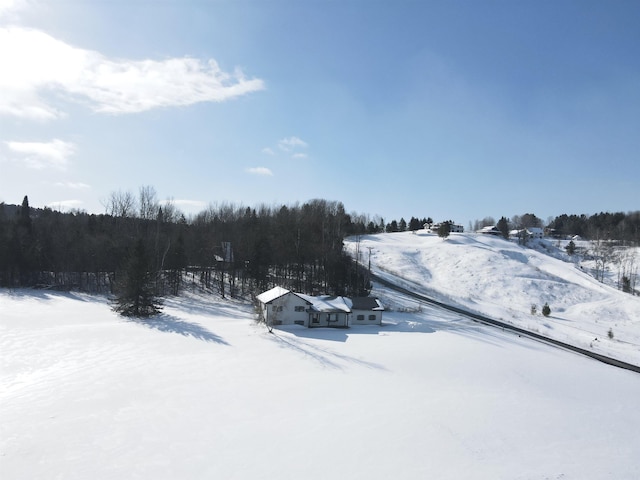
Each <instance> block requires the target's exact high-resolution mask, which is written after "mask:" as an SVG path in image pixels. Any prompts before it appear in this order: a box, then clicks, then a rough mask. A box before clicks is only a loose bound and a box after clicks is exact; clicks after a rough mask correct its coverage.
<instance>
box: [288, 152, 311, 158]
mask: <svg viewBox="0 0 640 480" xmlns="http://www.w3.org/2000/svg"><path fill="white" fill-rule="evenodd" d="M308 157H309V155H307V154H306V153H294V154H293V155H291V158H294V159H300V160H302V159H305V158H308Z"/></svg>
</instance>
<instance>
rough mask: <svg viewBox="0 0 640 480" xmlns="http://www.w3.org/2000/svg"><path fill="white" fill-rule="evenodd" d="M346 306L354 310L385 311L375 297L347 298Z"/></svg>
mask: <svg viewBox="0 0 640 480" xmlns="http://www.w3.org/2000/svg"><path fill="white" fill-rule="evenodd" d="M345 302H346V304H347V305H348V306H349V307H351V309H352V310H371V311H383V310H384V307H383V306H382V304H381V303H380V300H378V299H377V298H375V297H354V298H345Z"/></svg>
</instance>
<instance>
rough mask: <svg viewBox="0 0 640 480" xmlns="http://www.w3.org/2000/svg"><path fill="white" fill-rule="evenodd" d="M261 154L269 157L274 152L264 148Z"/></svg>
mask: <svg viewBox="0 0 640 480" xmlns="http://www.w3.org/2000/svg"><path fill="white" fill-rule="evenodd" d="M262 153H264V154H265V155H271V156H273V155H275V154H276V152H274V151H273V149H272V148H269V147H264V148H263V149H262Z"/></svg>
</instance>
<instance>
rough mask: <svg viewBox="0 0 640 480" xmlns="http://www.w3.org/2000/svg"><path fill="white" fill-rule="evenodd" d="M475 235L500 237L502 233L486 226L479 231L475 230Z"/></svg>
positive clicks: (496, 228)
mask: <svg viewBox="0 0 640 480" xmlns="http://www.w3.org/2000/svg"><path fill="white" fill-rule="evenodd" d="M476 233H481V234H483V235H502V232H501V231H500V230H499V229H498V227H496V226H495V225H487V226H486V227H482V228H481V229H480V230H476ZM509 233H511V232H509Z"/></svg>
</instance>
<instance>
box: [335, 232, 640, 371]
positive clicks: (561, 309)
mask: <svg viewBox="0 0 640 480" xmlns="http://www.w3.org/2000/svg"><path fill="white" fill-rule="evenodd" d="M358 240H359V245H358ZM533 243H534V246H535V248H525V247H522V246H520V245H518V244H517V243H516V242H514V241H506V240H503V239H501V238H497V237H493V236H489V235H480V234H474V233H472V234H456V233H453V234H451V235H450V236H449V238H447V239H446V240H443V239H442V238H440V237H438V236H437V235H435V234H432V233H427V231H418V232H417V233H411V232H402V233H389V234H380V235H369V236H362V237H360V238H359V239H356V238H351V239H349V240H348V241H347V242H346V246H347V248H348V250H349V251H350V252H351V253H352V255H354V256H355V253H356V251H357V250H359V251H360V260H361V265H362V266H363V268H368V264H369V252H371V269H372V271H373V272H375V273H377V274H379V275H381V276H384V277H386V278H388V279H389V280H392V281H394V282H397V283H399V284H401V285H403V286H406V287H408V288H410V289H412V290H415V291H417V292H420V293H424V294H426V295H428V296H431V297H433V298H435V299H438V300H441V301H444V302H447V303H450V304H453V305H456V306H460V307H462V308H465V309H467V310H470V311H474V312H477V313H482V314H485V315H487V316H489V317H491V318H494V319H496V320H502V321H505V322H508V323H512V324H514V325H517V326H519V327H522V328H525V329H528V330H530V331H533V332H536V333H540V334H543V335H545V336H548V337H551V338H555V339H557V340H560V341H562V342H566V343H570V344H572V345H575V346H578V347H581V348H585V349H588V350H592V351H594V352H597V353H600V354H604V355H608V356H611V357H614V358H617V359H619V360H623V361H626V362H629V363H632V364H634V365H640V297H637V296H632V295H630V294H628V293H623V292H621V291H620V290H616V289H615V288H613V287H611V286H608V285H604V284H602V283H600V282H598V281H597V280H596V279H595V278H593V276H591V275H590V274H589V273H588V271H587V270H588V268H587V267H583V268H582V269H581V266H580V265H576V264H574V263H573V262H572V261H571V260H570V259H569V258H567V255H566V254H564V251H563V250H562V248H560V249H558V247H557V246H556V245H554V243H553V242H547V241H534V242H533ZM373 294H374V295H377V296H379V297H380V298H381V299H382V300H383V302H384V303H385V304H386V305H387V306H391V307H393V306H394V305H395V306H396V307H397V308H400V307H405V308H407V307H408V308H411V304H409V305H408V306H407V305H397V298H396V297H395V295H394V294H393V293H390V292H387V291H385V290H384V289H380V288H376V289H374V291H373ZM545 302H547V303H548V304H549V306H550V308H551V315H550V316H549V317H544V316H542V313H541V312H542V306H543V305H544V304H545ZM532 304H535V305H536V306H537V314H536V315H532V314H531V305H532ZM413 306H414V307H415V306H416V304H415V302H413ZM610 330H611V333H612V334H613V338H612V339H611V338H609V331H610Z"/></svg>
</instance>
